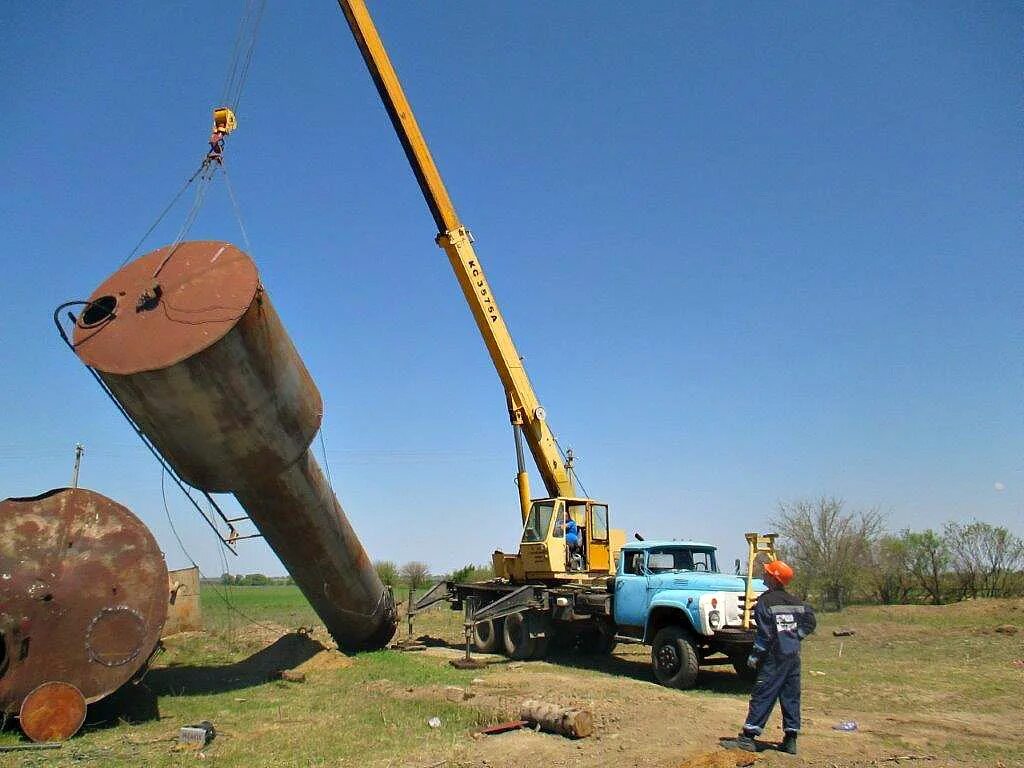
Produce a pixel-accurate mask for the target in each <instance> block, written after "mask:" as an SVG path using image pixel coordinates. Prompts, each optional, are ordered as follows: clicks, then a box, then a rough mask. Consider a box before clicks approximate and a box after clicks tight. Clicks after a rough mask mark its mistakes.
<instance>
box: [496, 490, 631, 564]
mask: <svg viewBox="0 0 1024 768" xmlns="http://www.w3.org/2000/svg"><path fill="white" fill-rule="evenodd" d="M625 539H626V535H625V532H624V531H619V530H612V529H610V528H609V527H608V505H607V504H604V503H602V502H599V501H594V500H593V499H576V498H554V499H537V500H535V501H533V502H532V503H531V505H530V512H529V514H528V515H527V517H526V524H525V525H524V526H523V535H522V539H521V540H520V543H519V554H518V555H506V554H504V553H503V552H495V553H494V570H495V574H496V575H497V576H502V577H504V578H508V579H510V580H511V581H521V580H526V579H561V578H567V579H572V580H580V579H586V578H588V577H598V576H607V575H609V574H612V573H614V569H615V566H614V563H615V559H616V556H617V554H618V551H619V550H620V549H621V548H622V545H623V544H624V543H625Z"/></svg>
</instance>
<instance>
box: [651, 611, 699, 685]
mask: <svg viewBox="0 0 1024 768" xmlns="http://www.w3.org/2000/svg"><path fill="white" fill-rule="evenodd" d="M651 666H652V667H653V669H654V679H655V680H657V681H658V682H659V683H661V684H662V685H664V686H667V687H668V688H691V687H693V684H694V683H695V682H697V672H698V671H699V670H700V662H699V659H698V658H697V649H696V648H694V647H693V643H692V641H691V640H690V635H689V633H688V632H687V631H686V630H684V629H683V628H682V627H676V626H671V627H665V628H664V629H661V630H659V631H658V634H656V635H655V636H654V644H653V645H652V646H651Z"/></svg>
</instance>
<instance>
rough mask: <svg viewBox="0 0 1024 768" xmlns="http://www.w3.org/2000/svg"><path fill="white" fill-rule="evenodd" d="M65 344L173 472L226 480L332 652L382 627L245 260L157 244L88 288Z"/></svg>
mask: <svg viewBox="0 0 1024 768" xmlns="http://www.w3.org/2000/svg"><path fill="white" fill-rule="evenodd" d="M90 302H91V303H90V304H89V305H88V306H87V307H86V309H85V310H84V311H83V312H82V314H81V315H80V316H79V317H78V319H77V322H76V324H75V330H74V339H73V340H74V346H75V351H76V353H77V354H78V356H79V358H80V359H81V360H82V362H84V363H85V364H86V365H88V366H90V367H91V368H93V369H94V370H95V371H96V372H97V374H98V375H99V376H100V378H101V379H102V380H103V382H104V383H105V384H106V386H107V387H108V388H109V389H110V391H111V393H112V394H113V396H114V397H115V398H116V399H117V401H118V402H119V403H120V405H121V406H122V407H123V408H124V410H125V411H126V412H127V413H128V414H129V415H130V416H131V418H132V419H133V420H134V421H135V423H136V425H137V426H138V427H139V428H140V429H141V431H142V432H143V433H144V434H145V435H146V436H147V437H148V438H149V440H150V441H151V442H152V443H153V445H154V446H155V447H156V449H157V450H158V451H159V452H160V454H161V455H162V456H163V457H164V459H166V460H167V462H168V463H169V464H170V465H171V466H172V467H173V468H174V470H175V472H177V473H178V475H179V476H180V477H181V478H182V479H183V480H184V481H185V482H187V483H189V484H190V485H192V486H194V487H196V488H199V489H201V490H204V491H207V492H211V493H215V492H221V493H222V492H230V493H233V494H234V495H235V497H236V498H237V499H238V501H239V503H240V504H241V505H242V507H243V508H244V509H245V510H246V512H247V513H248V515H249V517H250V518H251V519H252V521H253V523H254V524H255V525H256V527H257V528H258V529H259V531H260V533H261V534H262V535H263V538H264V539H265V540H266V541H267V543H268V544H269V545H270V547H271V548H272V549H273V550H274V552H275V553H276V554H277V556H278V557H279V558H280V559H281V562H282V563H283V564H284V566H285V568H287V569H288V572H289V573H290V574H291V576H292V578H294V579H295V583H296V584H297V585H298V586H299V588H300V589H301V590H302V592H303V594H304V595H305V596H306V598H307V599H308V600H309V601H310V603H311V604H312V606H313V608H314V609H315V610H316V611H317V613H318V615H319V616H320V618H321V619H322V620H323V622H324V624H325V625H326V626H327V629H328V631H330V633H331V635H332V636H333V637H334V639H335V641H336V642H337V643H338V645H339V646H340V647H341V648H343V649H345V650H362V649H369V648H380V647H383V646H384V645H386V644H387V642H388V640H390V639H391V637H392V636H393V635H394V632H395V627H396V611H395V605H394V598H393V596H392V595H391V593H390V591H389V590H388V589H387V588H386V587H385V586H384V584H383V583H382V582H381V580H380V578H379V577H378V576H377V573H376V571H375V570H374V568H373V564H372V563H371V561H370V558H369V557H368V556H367V554H366V551H365V550H364V549H363V546H362V544H361V543H360V541H359V539H358V537H357V536H356V534H355V532H354V530H353V529H352V526H351V524H350V523H349V521H348V518H347V517H346V516H345V513H344V511H343V510H342V508H341V505H340V504H339V503H338V500H337V498H336V497H335V495H334V493H333V492H332V491H331V489H330V486H329V485H328V483H327V482H326V481H325V480H324V477H323V473H322V471H321V470H320V467H319V465H318V464H317V462H316V459H315V458H314V457H313V456H312V454H311V453H310V451H309V446H310V443H311V442H312V440H313V438H314V436H315V435H316V432H317V430H318V429H319V427H320V421H321V418H322V411H323V405H322V401H321V399H320V393H319V391H318V390H317V388H316V385H315V384H314V383H313V380H312V378H311V377H310V375H309V372H308V371H307V370H306V366H305V365H304V364H303V362H302V359H301V358H300V357H299V354H298V352H297V351H296V349H295V346H294V345H293V344H292V341H291V339H290V338H289V337H288V334H287V332H286V331H285V329H284V326H283V324H282V323H281V320H280V318H279V317H278V315H277V312H276V311H275V310H274V307H273V305H272V304H271V302H270V298H269V296H268V295H267V292H266V290H265V289H264V288H263V286H262V284H261V283H260V278H259V274H258V272H257V269H256V265H255V264H254V263H253V261H252V260H251V259H250V258H249V257H248V256H247V255H246V254H245V253H243V252H242V251H241V250H239V249H238V248H236V247H235V246H233V245H230V244H229V243H224V242H219V241H191V242H184V243H180V244H179V245H177V246H173V247H172V246H168V247H165V248H161V249H158V250H156V251H153V252H151V253H148V254H146V255H144V256H141V257H139V258H138V259H136V260H135V261H133V262H130V263H129V264H127V265H125V266H124V267H122V268H121V269H119V270H118V271H117V272H115V273H114V274H113V275H111V276H110V277H109V278H107V280H105V281H104V282H103V283H102V284H101V285H100V286H99V288H97V289H96V290H95V291H94V292H93V294H92V296H91V297H90Z"/></svg>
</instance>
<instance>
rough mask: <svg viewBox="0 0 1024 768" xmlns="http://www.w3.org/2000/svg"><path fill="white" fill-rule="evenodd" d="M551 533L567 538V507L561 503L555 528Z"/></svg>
mask: <svg viewBox="0 0 1024 768" xmlns="http://www.w3.org/2000/svg"><path fill="white" fill-rule="evenodd" d="M551 535H552V536H554V537H555V538H556V539H564V538H565V509H564V508H563V507H562V505H561V504H559V505H558V515H557V516H556V517H555V530H554V532H553V533H552V534H551Z"/></svg>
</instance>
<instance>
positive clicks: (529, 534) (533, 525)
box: [523, 501, 555, 541]
mask: <svg viewBox="0 0 1024 768" xmlns="http://www.w3.org/2000/svg"><path fill="white" fill-rule="evenodd" d="M554 511H555V502H553V501H538V502H535V503H534V504H533V506H531V507H530V514H529V516H528V517H527V518H526V527H525V528H523V541H544V539H546V538H547V537H548V528H549V527H550V526H551V516H552V514H554Z"/></svg>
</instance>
